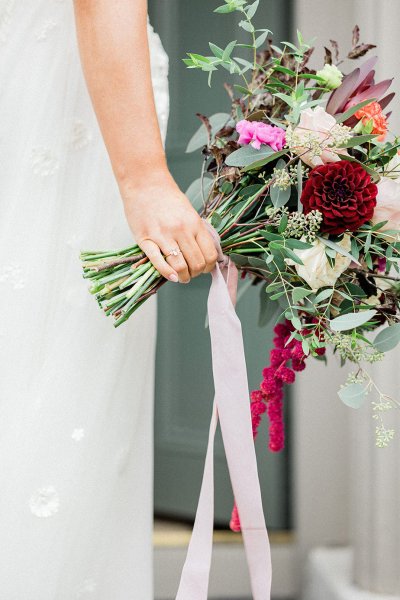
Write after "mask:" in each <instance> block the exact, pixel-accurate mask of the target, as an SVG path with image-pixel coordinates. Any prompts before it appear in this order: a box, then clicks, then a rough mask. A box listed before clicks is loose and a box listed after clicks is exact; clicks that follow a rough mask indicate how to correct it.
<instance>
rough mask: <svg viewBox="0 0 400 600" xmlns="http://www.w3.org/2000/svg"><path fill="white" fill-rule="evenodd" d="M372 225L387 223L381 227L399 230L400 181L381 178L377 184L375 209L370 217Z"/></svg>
mask: <svg viewBox="0 0 400 600" xmlns="http://www.w3.org/2000/svg"><path fill="white" fill-rule="evenodd" d="M371 220H372V223H374V224H376V223H380V222H381V221H387V223H386V225H384V226H383V227H382V231H385V229H398V230H400V180H399V179H390V178H389V177H382V179H381V180H380V182H379V183H378V196H377V198H376V207H375V210H374V214H373V216H372V219H371Z"/></svg>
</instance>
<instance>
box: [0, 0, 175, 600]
mask: <svg viewBox="0 0 400 600" xmlns="http://www.w3.org/2000/svg"><path fill="white" fill-rule="evenodd" d="M149 42H150V49H151V65H152V79H153V86H154V92H155V100H156V106H157V112H158V116H159V122H160V127H161V130H162V133H163V136H165V133H166V128H167V120H168V109H169V104H168V101H169V99H168V79H167V78H168V57H167V55H166V54H165V52H164V49H163V47H162V44H161V41H160V39H159V37H158V35H157V34H156V33H155V32H154V30H153V29H152V27H151V26H150V25H149ZM0 85H1V90H2V92H1V95H0V114H1V118H0V140H1V143H0V164H1V170H0V186H1V190H2V194H1V196H0V211H1V212H0V214H1V219H0V252H1V257H2V264H1V265H0V303H1V305H0V336H1V337H0V339H1V344H0V364H1V365H2V377H1V378H0V420H1V421H0V422H1V428H2V435H1V436H0V489H1V494H0V537H1V539H2V540H3V541H4V542H5V543H4V544H3V551H2V553H0V559H1V560H0V590H1V592H0V596H1V598H4V599H6V598H7V600H39V599H40V600H72V599H78V598H81V599H85V598H88V599H89V598H96V600H132V598H138V600H139V599H140V600H152V599H153V590H152V473H153V466H152V450H153V441H152V431H153V422H152V417H153V378H154V354H155V327H156V319H155V317H156V314H155V299H152V300H150V301H149V302H147V303H146V305H145V306H144V307H142V310H141V311H140V316H139V317H138V318H135V317H133V318H132V319H130V322H129V323H128V324H127V325H126V326H125V327H124V328H121V329H119V330H114V328H113V327H112V325H111V326H110V323H109V322H108V319H105V318H104V316H103V315H102V314H101V313H100V311H97V310H96V307H95V306H93V298H91V297H90V295H89V294H88V292H87V283H86V282H85V281H84V280H83V279H82V276H81V269H80V264H79V260H78V254H79V250H80V249H90V248H97V249H98V248H100V247H122V246H124V245H128V244H130V243H131V242H132V236H131V233H130V231H129V228H128V225H127V224H126V221H125V218H124V214H123V208H122V203H121V200H120V197H119V193H118V188H117V185H116V182H115V180H114V177H113V175H112V171H111V167H110V162H109V159H108V156H107V153H106V150H105V147H104V143H103V141H102V138H101V135H100V131H99V127H98V124H97V122H96V119H95V116H94V113H93V109H92V107H91V104H90V100H89V96H88V93H87V90H86V86H85V83H84V80H83V76H82V73H81V67H80V62H79V56H78V50H77V44H76V34H75V30H74V19H73V3H72V1H71V0H34V1H33V0H0Z"/></svg>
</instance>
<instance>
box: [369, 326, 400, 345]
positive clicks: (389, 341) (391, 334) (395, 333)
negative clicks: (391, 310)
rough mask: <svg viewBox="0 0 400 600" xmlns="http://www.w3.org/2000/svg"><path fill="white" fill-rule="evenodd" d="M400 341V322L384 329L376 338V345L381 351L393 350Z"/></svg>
mask: <svg viewBox="0 0 400 600" xmlns="http://www.w3.org/2000/svg"><path fill="white" fill-rule="evenodd" d="M399 342H400V323H395V324H394V325H390V326H389V327H385V329H382V331H380V332H379V333H378V335H377V336H376V338H375V339H374V342H373V344H374V346H375V348H376V349H377V350H379V351H380V352H388V351H389V350H393V348H395V347H396V346H397V344H398V343H399Z"/></svg>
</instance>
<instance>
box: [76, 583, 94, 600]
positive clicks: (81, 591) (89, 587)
mask: <svg viewBox="0 0 400 600" xmlns="http://www.w3.org/2000/svg"><path fill="white" fill-rule="evenodd" d="M96 588H97V585H96V582H95V580H94V579H85V581H84V582H83V583H82V585H81V586H79V588H78V591H77V592H76V597H77V598H82V597H84V596H86V594H93V592H95V591H96Z"/></svg>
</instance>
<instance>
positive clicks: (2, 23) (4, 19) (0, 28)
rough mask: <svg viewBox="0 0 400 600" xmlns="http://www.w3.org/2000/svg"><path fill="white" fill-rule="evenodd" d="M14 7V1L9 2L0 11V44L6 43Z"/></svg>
mask: <svg viewBox="0 0 400 600" xmlns="http://www.w3.org/2000/svg"><path fill="white" fill-rule="evenodd" d="M14 6H15V0H9V1H8V2H6V3H5V6H4V7H3V9H1V10H0V42H3V43H5V42H6V41H7V38H8V34H9V31H10V23H11V19H12V11H13V10H14Z"/></svg>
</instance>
